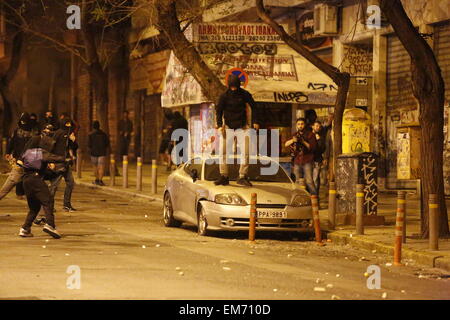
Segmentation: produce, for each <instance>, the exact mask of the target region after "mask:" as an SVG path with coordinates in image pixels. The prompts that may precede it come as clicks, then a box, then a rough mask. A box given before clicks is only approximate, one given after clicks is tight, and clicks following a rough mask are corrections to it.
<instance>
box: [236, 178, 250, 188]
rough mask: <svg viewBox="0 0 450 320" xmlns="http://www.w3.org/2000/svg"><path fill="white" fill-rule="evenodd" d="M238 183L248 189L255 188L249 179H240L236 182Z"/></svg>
mask: <svg viewBox="0 0 450 320" xmlns="http://www.w3.org/2000/svg"><path fill="white" fill-rule="evenodd" d="M236 183H237V184H239V185H241V186H246V187H251V186H253V185H252V183H251V182H250V180H249V179H248V177H242V178H239V179H238V180H237V181H236Z"/></svg>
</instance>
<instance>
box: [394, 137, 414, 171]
mask: <svg viewBox="0 0 450 320" xmlns="http://www.w3.org/2000/svg"><path fill="white" fill-rule="evenodd" d="M397 148H398V153H397V179H410V177H411V163H410V160H411V139H410V136H409V133H408V132H405V133H398V134H397Z"/></svg>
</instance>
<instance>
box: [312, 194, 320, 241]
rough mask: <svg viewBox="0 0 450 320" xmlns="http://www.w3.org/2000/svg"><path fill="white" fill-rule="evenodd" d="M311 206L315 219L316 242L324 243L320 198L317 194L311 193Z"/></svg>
mask: <svg viewBox="0 0 450 320" xmlns="http://www.w3.org/2000/svg"><path fill="white" fill-rule="evenodd" d="M311 207H312V212H313V219H314V233H315V236H316V242H317V243H319V244H322V233H321V231H320V217H319V199H318V198H317V196H316V195H311Z"/></svg>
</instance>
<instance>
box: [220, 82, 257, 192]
mask: <svg viewBox="0 0 450 320" xmlns="http://www.w3.org/2000/svg"><path fill="white" fill-rule="evenodd" d="M254 107H255V101H254V100H253V97H252V95H251V94H250V93H249V92H248V91H246V90H244V89H242V88H241V81H240V80H239V77H238V76H236V75H234V74H231V75H230V76H229V77H228V90H227V91H226V92H225V93H223V94H222V95H221V96H220V98H219V103H218V105H217V109H216V119H217V126H216V128H217V129H220V130H221V133H222V137H221V144H220V145H221V152H220V154H221V162H220V166H219V169H220V177H219V178H218V179H217V180H216V181H215V182H214V183H215V184H216V185H228V184H229V177H228V165H227V160H226V159H227V154H226V153H227V152H226V150H227V146H231V145H233V141H234V137H235V136H236V137H237V141H238V144H239V146H240V149H241V157H242V158H243V159H241V165H240V168H239V179H238V180H237V183H238V184H240V185H243V186H252V184H251V183H250V180H249V178H248V176H247V173H248V169H249V147H250V146H249V143H246V141H245V140H246V139H245V138H246V131H247V130H248V129H249V128H250V125H251V120H252V119H251V111H250V110H251V108H254ZM228 149H230V148H228Z"/></svg>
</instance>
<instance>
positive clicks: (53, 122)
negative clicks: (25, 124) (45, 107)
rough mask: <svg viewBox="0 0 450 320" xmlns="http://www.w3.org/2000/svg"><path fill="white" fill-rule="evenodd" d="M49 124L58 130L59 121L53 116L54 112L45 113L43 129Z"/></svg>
mask: <svg viewBox="0 0 450 320" xmlns="http://www.w3.org/2000/svg"><path fill="white" fill-rule="evenodd" d="M47 124H51V125H52V126H53V128H55V129H58V120H57V119H56V117H55V116H54V115H53V112H52V111H47V112H46V113H45V116H44V119H43V120H42V123H41V129H43V128H44V127H45V126H46V125H47Z"/></svg>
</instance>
